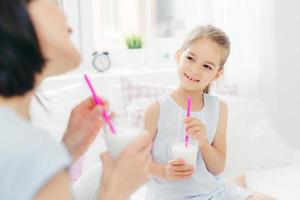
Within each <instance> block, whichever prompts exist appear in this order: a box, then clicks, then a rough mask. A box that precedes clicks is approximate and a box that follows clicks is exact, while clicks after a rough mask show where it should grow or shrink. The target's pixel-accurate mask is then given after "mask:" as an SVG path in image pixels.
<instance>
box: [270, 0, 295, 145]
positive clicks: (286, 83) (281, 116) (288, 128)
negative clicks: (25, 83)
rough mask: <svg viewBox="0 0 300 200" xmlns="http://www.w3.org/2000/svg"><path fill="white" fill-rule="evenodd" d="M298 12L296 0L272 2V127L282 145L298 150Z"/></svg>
mask: <svg viewBox="0 0 300 200" xmlns="http://www.w3.org/2000/svg"><path fill="white" fill-rule="evenodd" d="M299 8H300V1H298V0H286V1H282V0H276V21H277V23H276V33H277V43H276V45H277V69H278V83H277V84H278V95H279V96H278V103H279V104H278V111H279V112H278V116H276V125H277V126H278V128H279V131H280V133H281V134H282V135H283V137H284V138H285V139H286V141H287V142H289V143H290V144H292V145H294V146H296V147H297V148H299V149H300V90H299V86H300V77H299V76H300V63H299V61H300V12H299ZM275 100H276V99H275Z"/></svg>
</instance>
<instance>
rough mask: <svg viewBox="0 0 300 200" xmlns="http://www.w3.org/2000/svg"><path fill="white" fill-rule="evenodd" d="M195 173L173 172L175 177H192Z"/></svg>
mask: <svg viewBox="0 0 300 200" xmlns="http://www.w3.org/2000/svg"><path fill="white" fill-rule="evenodd" d="M192 174H193V171H183V172H173V176H191V175H192Z"/></svg>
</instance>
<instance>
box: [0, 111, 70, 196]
mask: <svg viewBox="0 0 300 200" xmlns="http://www.w3.org/2000/svg"><path fill="white" fill-rule="evenodd" d="M0 124H1V127H0V130H1V131H0V157H1V160H0V176H1V177H2V178H3V179H5V180H10V181H9V182H6V185H7V187H3V188H2V187H0V194H1V195H2V196H1V195H0V199H1V197H5V198H6V199H32V198H33V195H34V194H36V192H37V191H38V190H39V189H40V188H41V186H43V185H44V184H45V183H46V182H47V181H48V180H49V179H50V178H51V177H53V176H54V175H55V174H57V173H58V172H59V171H61V170H63V169H65V168H66V167H68V166H69V164H70V162H71V158H70V156H69V154H68V153H67V150H66V148H65V147H64V145H63V144H61V143H59V142H57V141H55V139H54V138H52V137H51V136H50V135H49V134H47V133H46V132H45V131H43V130H41V129H39V128H36V127H34V126H32V125H31V124H30V122H29V121H26V120H24V119H22V118H20V117H18V116H17V115H16V114H15V113H13V112H12V111H8V110H3V109H1V108H0ZM0 185H1V184H0ZM15 188H19V189H18V194H15V193H14V192H15V191H14V190H15ZM8 197H11V198H8Z"/></svg>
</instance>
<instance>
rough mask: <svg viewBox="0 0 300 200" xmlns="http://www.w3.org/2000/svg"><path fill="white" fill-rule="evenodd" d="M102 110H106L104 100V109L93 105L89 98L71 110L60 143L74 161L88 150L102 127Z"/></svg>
mask: <svg viewBox="0 0 300 200" xmlns="http://www.w3.org/2000/svg"><path fill="white" fill-rule="evenodd" d="M102 109H105V110H108V102H107V101H106V100H104V107H100V106H97V105H96V104H95V103H94V100H93V98H92V97H89V98H87V99H86V100H84V101H83V102H81V103H80V104H79V105H77V106H76V107H75V108H74V109H73V110H72V112H71V116H70V119H69V124H68V127H67V130H66V132H65V134H64V136H63V139H62V141H63V143H64V144H65V145H66V147H67V149H68V150H69V153H70V154H71V156H72V158H73V160H74V161H75V160H77V159H78V158H79V157H80V156H81V155H82V154H83V153H84V152H85V151H86V150H87V149H88V148H89V146H90V145H91V144H92V142H93V141H94V140H95V138H96V136H97V135H98V133H99V131H100V129H101V128H102V127H103V126H104V123H105V122H104V120H102Z"/></svg>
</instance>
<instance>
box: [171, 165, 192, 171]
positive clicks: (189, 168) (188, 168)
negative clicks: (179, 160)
mask: <svg viewBox="0 0 300 200" xmlns="http://www.w3.org/2000/svg"><path fill="white" fill-rule="evenodd" d="M173 169H174V171H176V172H182V171H193V166H190V165H183V166H173Z"/></svg>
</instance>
